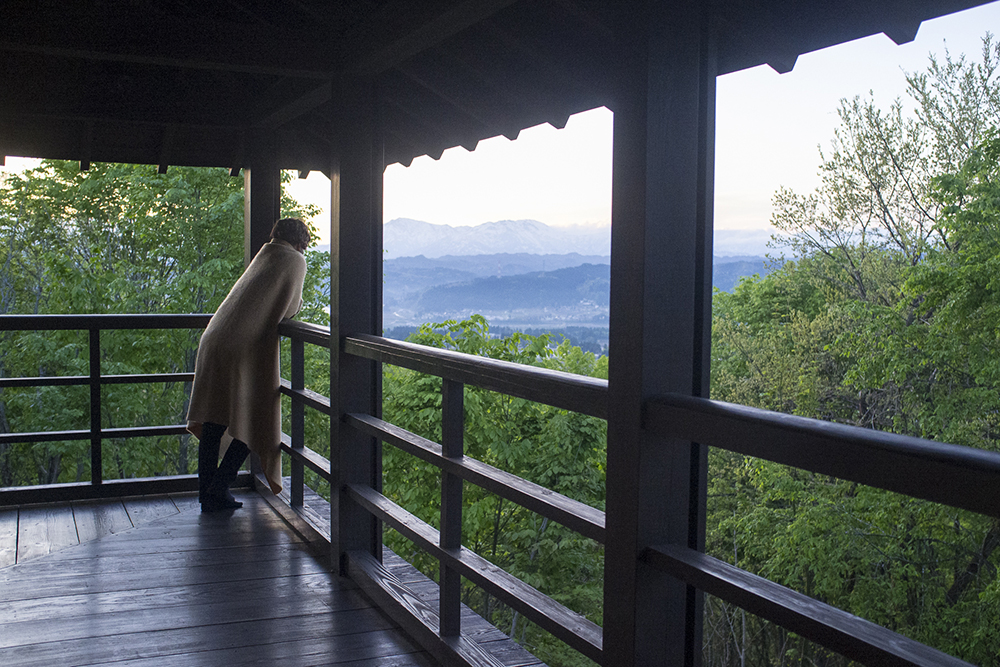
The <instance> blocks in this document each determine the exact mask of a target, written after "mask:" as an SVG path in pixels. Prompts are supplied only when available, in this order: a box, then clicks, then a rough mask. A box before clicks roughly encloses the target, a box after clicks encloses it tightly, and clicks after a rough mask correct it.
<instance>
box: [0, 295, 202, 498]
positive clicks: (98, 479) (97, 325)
mask: <svg viewBox="0 0 1000 667" xmlns="http://www.w3.org/2000/svg"><path fill="white" fill-rule="evenodd" d="M211 319H212V316H211V315H209V314H151V315H147V314H124V315H119V314H109V315H0V331H86V332H87V333H88V348H89V363H90V372H89V373H88V374H87V375H79V376H76V375H74V376H52V377H19V378H0V389H3V388H15V387H16V388H23V387H59V386H89V388H90V427H89V428H88V429H87V430H73V431H49V432H32V433H4V434H0V443H32V442H58V441H65V440H90V470H91V480H90V483H89V484H88V485H87V486H89V487H93V488H92V489H91V490H89V491H87V492H82V491H80V486H79V485H78V484H74V485H46V486H33V487H24V488H19V489H17V491H16V493H15V492H14V491H13V490H10V489H7V490H4V492H3V493H2V494H0V496H2V497H3V499H4V502H10V501H11V500H12V499H15V500H17V501H18V502H21V500H20V499H22V498H29V499H31V500H30V501H31V502H42V501H44V500H46V499H49V498H50V496H52V493H51V488H52V487H53V486H55V487H66V488H67V489H68V490H67V492H66V493H68V494H69V495H68V496H67V497H79V498H83V497H99V496H104V495H114V494H116V493H120V492H121V491H122V489H125V488H130V489H131V488H132V487H131V486H129V487H125V486H122V485H120V484H117V485H112V486H111V487H109V489H108V490H107V491H100V490H99V487H102V486H103V485H104V479H103V475H102V469H103V464H102V442H103V441H104V440H105V439H108V438H137V437H157V436H169V435H178V434H183V433H184V432H185V431H186V428H185V426H184V425H182V424H178V425H164V426H144V427H131V428H114V429H107V428H103V427H102V426H101V400H102V399H101V390H102V388H103V387H104V386H106V385H114V384H139V383H154V382H190V381H192V380H193V379H194V374H193V373H153V374H131V375H104V374H103V373H101V332H102V331H110V330H148V329H204V328H205V327H206V326H207V325H208V323H209V321H210V320H211ZM189 479H193V477H192V476H189V475H182V476H180V477H179V478H178V480H185V481H177V482H173V483H171V484H170V485H166V486H165V485H163V484H159V483H158V482H157V483H153V484H152V487H153V488H160V489H166V488H172V489H176V488H178V486H179V485H180V486H183V485H184V484H185V483H187V482H186V480H189Z"/></svg>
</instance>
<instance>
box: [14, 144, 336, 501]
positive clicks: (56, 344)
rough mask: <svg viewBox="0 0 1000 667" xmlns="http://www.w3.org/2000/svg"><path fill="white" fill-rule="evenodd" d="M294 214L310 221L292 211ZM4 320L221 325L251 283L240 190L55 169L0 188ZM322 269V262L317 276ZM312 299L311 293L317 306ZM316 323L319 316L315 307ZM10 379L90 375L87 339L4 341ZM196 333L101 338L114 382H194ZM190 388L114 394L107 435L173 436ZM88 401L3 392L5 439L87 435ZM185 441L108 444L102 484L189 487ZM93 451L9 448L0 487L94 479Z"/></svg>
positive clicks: (74, 446) (106, 408)
mask: <svg viewBox="0 0 1000 667" xmlns="http://www.w3.org/2000/svg"><path fill="white" fill-rule="evenodd" d="M283 210H284V211H285V212H286V214H299V215H304V216H306V217H308V216H309V215H310V214H311V213H313V211H310V210H303V209H302V207H300V206H298V205H297V204H296V203H295V202H294V201H292V200H291V199H289V198H287V197H285V198H284V199H283ZM0 234H2V237H3V238H4V243H3V246H2V247H0V267H3V273H2V274H0V308H2V309H3V310H2V312H3V313H28V314H39V313H183V312H213V311H214V310H215V308H216V307H217V306H218V304H219V303H220V302H221V300H222V299H223V298H224V297H225V295H226V294H227V293H228V291H229V289H230V287H231V286H232V284H233V283H234V282H235V280H236V279H237V278H238V277H239V275H240V273H241V271H242V261H243V182H242V179H239V178H232V177H230V176H229V174H228V171H227V170H225V169H196V168H184V167H173V168H171V169H170V170H169V171H168V173H166V174H158V173H157V170H156V168H155V167H153V166H145V165H123V164H102V163H98V164H94V165H92V166H91V168H90V169H89V170H88V171H80V170H79V168H78V165H77V164H76V163H71V162H59V161H46V162H43V163H42V164H41V166H40V167H38V168H36V169H31V170H28V171H26V172H24V173H22V174H8V175H5V177H4V179H3V181H2V183H0ZM313 263H314V264H315V261H314V262H313ZM315 292H316V290H315V289H313V293H315ZM310 308H311V311H313V314H315V313H314V311H315V310H316V307H315V305H311V306H310ZM3 336H4V340H3V343H4V346H3V350H4V352H3V354H2V355H0V374H4V375H9V376H35V375H85V374H87V372H88V368H87V366H88V358H89V357H88V353H87V340H86V336H85V334H84V335H80V334H77V333H75V332H52V333H49V332H46V333H35V332H24V333H15V332H4V334H3ZM198 337H199V332H197V331H181V330H178V331H160V332H155V331H140V332H132V331H116V332H105V333H104V334H102V340H101V344H102V355H103V358H102V370H103V372H104V373H108V374H131V373H155V372H185V371H188V372H189V371H191V370H193V367H194V354H195V350H196V347H197V341H198ZM188 392H189V388H188V387H186V386H185V385H183V384H178V383H173V384H164V385H112V386H109V387H106V388H105V389H104V395H103V399H102V410H103V414H102V421H103V425H104V426H105V427H108V428H113V427H120V426H136V425H153V424H176V423H181V422H182V421H183V417H184V415H185V414H186V411H187V399H188ZM88 400H89V399H88V394H87V392H86V390H85V388H79V389H78V388H71V389H66V388H36V389H30V390H13V389H7V390H5V391H4V393H3V395H2V396H0V427H2V428H3V429H4V431H15V432H26V431H43V430H62V429H83V428H87V420H88V419H89V408H88ZM188 445H189V438H188V436H180V437H175V438H158V439H148V440H146V439H142V440H135V439H130V440H127V441H125V440H122V441H117V440H114V439H109V440H106V441H105V443H104V457H103V458H104V466H105V469H104V471H103V474H104V476H105V477H106V478H115V477H133V476H150V475H159V474H186V473H188V472H190V469H191V461H192V460H193V456H192V454H191V453H190V452H189V448H188ZM88 447H89V445H88V444H87V443H84V442H68V443H40V444H35V445H13V446H10V447H7V448H6V449H4V450H3V451H0V464H2V465H0V478H2V482H3V484H4V485H17V484H31V483H39V484H49V483H55V482H61V481H81V480H86V479H89V477H90V470H89V465H90V457H89V455H88V454H87V450H88Z"/></svg>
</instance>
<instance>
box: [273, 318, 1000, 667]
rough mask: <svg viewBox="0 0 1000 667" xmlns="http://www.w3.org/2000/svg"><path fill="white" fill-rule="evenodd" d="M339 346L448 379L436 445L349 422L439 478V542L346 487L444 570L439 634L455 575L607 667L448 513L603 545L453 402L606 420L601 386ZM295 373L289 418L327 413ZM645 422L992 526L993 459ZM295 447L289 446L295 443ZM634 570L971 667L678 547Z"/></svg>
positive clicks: (428, 354) (593, 513)
mask: <svg viewBox="0 0 1000 667" xmlns="http://www.w3.org/2000/svg"><path fill="white" fill-rule="evenodd" d="M282 333H283V335H286V336H288V337H290V338H292V339H293V341H294V340H298V341H299V345H301V343H302V342H303V341H307V342H310V343H314V344H318V345H324V346H328V345H329V332H328V330H325V329H322V328H320V327H314V326H311V325H303V324H301V323H292V322H289V323H285V324H283V325H282ZM342 346H343V351H344V352H346V353H348V354H352V355H356V356H359V357H364V358H366V359H371V360H374V361H377V362H381V363H389V364H394V365H397V366H402V367H405V368H409V369H412V370H416V371H420V372H423V373H428V374H431V375H436V376H438V377H441V378H442V380H443V384H442V392H443V396H442V412H443V422H442V423H443V428H442V433H443V437H442V440H443V442H442V443H440V444H439V443H434V442H430V441H428V440H426V439H424V438H421V437H419V436H416V435H414V434H412V433H409V432H407V431H405V430H403V429H401V428H398V427H396V426H394V425H392V424H389V423H387V422H385V421H383V420H381V419H378V418H376V417H373V416H371V415H363V414H348V415H345V416H343V419H344V420H345V421H346V422H347V423H348V424H350V425H351V426H353V427H354V428H356V429H358V430H360V431H362V432H364V433H366V434H368V435H371V436H373V437H375V438H378V439H380V440H381V441H382V442H384V443H388V444H390V445H393V446H396V447H399V448H400V449H402V450H403V451H406V452H408V453H410V454H412V455H414V456H417V457H419V458H421V459H423V460H425V461H428V462H430V463H432V464H434V465H435V466H437V467H439V468H440V469H441V473H442V479H443V483H442V489H443V497H442V503H441V506H442V515H441V526H442V529H441V531H440V532H439V531H437V530H435V529H434V528H432V527H431V526H428V525H427V524H426V523H424V522H422V521H420V520H419V519H417V518H416V517H414V516H413V515H411V514H410V513H408V512H406V511H405V510H403V509H402V508H400V507H399V506H398V505H396V504H395V503H393V502H392V501H390V500H389V499H388V498H386V497H385V496H383V495H382V494H380V493H378V492H377V491H376V490H375V489H373V488H371V487H366V486H359V485H353V484H352V485H349V488H348V493H349V496H350V497H351V498H352V499H353V500H354V501H355V502H356V503H358V504H359V505H361V506H363V507H364V508H366V509H367V510H368V511H369V512H371V513H372V514H373V515H375V516H376V517H378V518H379V519H380V520H382V521H384V522H385V523H387V524H389V525H390V526H392V527H393V528H395V529H396V530H398V531H399V532H401V533H402V534H403V535H405V536H406V537H407V538H409V539H410V540H412V541H413V542H414V543H415V544H417V545H418V546H420V547H421V548H422V549H424V550H425V551H426V552H428V553H429V554H431V555H432V556H434V557H435V558H437V559H438V560H439V561H440V562H441V564H442V576H441V582H442V584H441V595H440V606H441V607H440V618H441V622H440V628H441V634H442V635H445V634H447V633H449V632H457V631H458V630H459V625H458V623H459V621H458V608H459V602H458V579H457V576H454V575H459V574H460V575H462V576H465V577H467V578H468V579H470V580H471V581H474V582H475V583H476V584H478V585H480V586H482V587H483V588H485V589H486V590H487V591H489V592H490V593H492V594H494V595H496V596H497V597H498V598H500V599H501V600H503V601H504V602H506V603H507V604H509V605H510V606H511V607H512V608H514V609H515V610H517V611H519V612H521V613H522V614H524V615H525V616H527V617H529V618H531V619H532V620H534V621H535V622H536V623H538V624H539V625H540V626H542V627H544V628H545V629H547V630H549V631H550V632H552V633H553V634H554V635H555V636H557V637H559V638H560V639H562V640H563V641H565V642H566V643H567V644H569V645H570V646H572V647H574V648H576V649H577V650H579V651H580V652H581V653H583V654H584V655H587V656H588V657H590V658H592V659H594V660H595V661H597V662H598V663H601V662H603V660H602V659H603V657H604V656H603V653H602V643H603V638H602V631H601V629H600V628H599V627H597V626H596V625H594V624H593V623H590V622H589V621H586V619H583V618H581V617H580V616H579V615H577V614H574V613H573V612H572V611H570V610H567V609H565V608H563V607H562V606H561V605H558V604H557V603H555V602H554V601H552V600H551V599H550V598H547V597H546V596H544V595H542V594H540V593H538V591H536V590H534V589H533V588H531V587H530V586H527V585H526V584H524V583H523V582H521V581H519V580H517V579H516V578H514V577H513V576H511V575H509V574H507V573H505V572H503V571H502V570H498V569H497V568H496V567H495V566H492V565H490V564H489V563H487V562H486V561H485V559H483V558H481V557H480V556H478V555H476V554H474V553H473V552H471V551H469V550H468V549H466V548H464V547H462V546H461V545H460V544H459V543H458V536H460V535H461V513H460V511H455V509H454V508H455V506H456V505H458V506H460V503H461V483H462V482H463V481H467V482H470V483H473V484H477V485H479V486H481V487H483V488H485V489H487V490H489V491H491V492H492V493H495V494H497V495H500V496H502V497H503V498H505V499H508V500H511V501H512V502H515V503H518V504H520V505H522V506H524V507H526V508H529V509H531V510H532V511H535V512H538V513H539V514H542V515H543V516H546V517H548V518H550V519H551V520H554V521H558V522H560V523H562V524H563V525H565V526H567V527H569V528H571V529H573V530H576V531H577V532H579V533H580V534H582V535H585V536H587V537H590V538H592V539H594V540H596V541H598V542H600V543H602V544H603V543H604V535H605V527H604V514H603V513H602V512H600V511H598V510H595V509H594V508H591V507H589V506H586V505H583V504H581V503H577V502H576V501H573V500H571V499H569V498H565V497H562V496H559V495H558V494H555V493H552V492H550V491H548V490H546V489H544V488H542V487H538V486H537V485H533V484H531V483H530V482H527V481H525V480H522V479H520V478H518V477H516V476H514V475H510V474H509V473H505V472H503V471H501V470H497V469H495V468H492V467H491V466H488V465H486V464H484V463H482V462H480V461H476V460H475V459H471V458H469V457H466V456H464V455H463V452H462V444H461V415H462V409H461V393H462V388H463V386H464V384H470V385H475V386H477V387H482V388H485V389H488V390H492V391H498V392H501V393H504V394H508V395H511V396H515V397H519V398H524V399H528V400H533V401H538V402H541V403H546V404H548V405H554V406H556V407H560V408H564V409H568V410H573V411H577V412H581V413H583V414H587V415H592V416H596V417H601V418H606V417H607V383H606V382H605V381H602V380H596V379H593V378H587V377H580V376H574V375H568V374H565V373H556V372H552V371H547V370H544V369H539V368H534V367H528V366H521V365H517V364H511V363H507V362H501V361H495V360H490V359H482V358H478V357H473V356H470V355H466V354H461V353H458V352H452V351H448V350H439V349H435V348H428V347H424V346H420V345H415V344H411V343H405V342H399V341H393V340H388V339H385V338H380V337H377V336H348V337H346V338H345V339H344V340H343V341H342ZM299 349H301V348H299ZM293 354H295V353H293ZM298 354H301V352H299V353H298ZM296 367H298V368H300V369H301V367H302V364H301V361H300V362H297V363H296V362H294V361H293V380H292V383H291V384H290V385H286V387H285V388H284V391H285V393H286V394H288V395H289V396H292V397H293V405H294V404H298V405H300V406H302V405H310V406H312V407H315V408H318V409H321V410H324V411H325V412H326V414H329V405H330V403H329V401H328V400H326V399H325V398H324V397H321V396H318V395H316V394H315V393H313V392H309V391H306V390H303V389H302V388H301V379H299V380H296V378H295V376H294V369H295V368H296ZM296 386H298V388H295V387H296ZM644 415H645V417H644V424H643V427H644V428H645V429H646V430H648V431H651V432H653V433H655V434H657V435H659V436H662V437H665V438H680V439H683V440H689V441H692V442H698V443H700V444H702V445H708V446H714V447H719V448H722V449H727V450H730V451H734V452H738V453H741V454H746V455H748V456H756V457H760V458H763V459H767V460H770V461H775V462H778V463H782V464H787V465H791V466H795V467H798V468H802V469H804V470H809V471H813V472H817V473H821V474H827V475H833V476H836V477H840V478H842V479H845V480H850V481H855V482H858V483H861V484H867V485H869V486H873V487H877V488H882V489H887V490H891V491H895V492H898V493H903V494H907V495H909V496H912V497H914V498H921V499H925V500H930V501H934V502H939V503H945V504H948V505H952V506H955V507H960V508H964V509H968V510H972V511H976V512H980V513H983V514H987V515H992V516H1000V455H998V454H996V453H992V452H985V451H981V450H975V449H971V448H968V447H960V446H956V445H949V444H943V443H937V442H932V441H928V440H921V439H918V438H910V437H904V436H898V435H894V434H888V433H882V432H878V431H872V430H869V429H863V428H857V427H851V426H845V425H840V424H832V423H829V422H823V421H820V420H815V419H806V418H802V417H794V416H789V415H784V414H780V413H774V412H768V411H765V410H758V409H754V408H747V407H744V406H739V405H733V404H728V403H721V402H718V401H710V400H707V399H699V398H692V397H688V396H673V395H671V396H663V397H660V398H657V399H654V400H651V401H649V402H648V403H647V404H646V406H645V409H644ZM292 440H293V442H294V441H295V436H294V435H293V438H292ZM287 449H288V451H289V452H290V453H292V455H293V457H294V458H296V459H298V460H299V461H300V464H301V465H308V466H310V467H311V468H313V469H314V470H317V471H319V470H320V469H321V468H322V467H324V466H326V465H328V464H327V463H326V462H325V460H323V461H322V462H318V460H317V456H316V455H315V454H314V453H308V450H304V451H303V449H302V448H301V447H298V448H296V447H294V446H289V447H288V448H287ZM296 449H298V451H295V450H296ZM326 478H327V479H330V476H329V475H327V476H326ZM449 496H450V497H449ZM640 558H641V559H642V560H643V561H644V562H645V563H646V564H647V565H649V566H650V567H654V568H657V569H660V570H662V571H664V572H667V573H668V574H670V575H672V576H673V577H676V578H678V579H680V580H681V581H683V582H685V583H686V584H688V585H690V586H693V587H695V588H697V589H698V590H700V591H703V592H707V593H709V594H711V595H714V596H716V597H718V598H720V599H722V600H724V601H726V602H729V603H731V604H734V605H736V606H738V607H741V608H743V609H746V610H747V611H750V612H751V613H754V614H756V615H758V616H759V617H761V618H764V619H766V620H769V621H772V622H774V623H776V624H778V625H780V626H782V627H784V628H786V629H788V630H790V631H792V632H795V633H798V634H799V635H801V636H803V637H805V638H807V639H809V640H811V641H815V642H817V643H818V644H821V645H823V646H825V647H827V648H829V649H831V650H833V651H837V652H839V653H841V654H842V655H844V656H846V657H848V658H851V659H853V660H857V661H859V662H862V663H866V664H870V665H967V664H968V663H965V662H963V661H961V660H959V659H957V658H954V657H952V656H949V655H947V654H944V653H942V652H941V651H938V650H936V649H934V648H931V647H928V646H926V645H923V644H921V643H919V642H916V641H914V640H911V639H908V638H906V637H903V636H902V635H899V634H897V633H895V632H892V631H890V630H887V629H885V628H883V627H881V626H878V625H876V624H874V623H870V622H868V621H866V620H864V619H861V618H858V617H857V616H853V615H851V614H849V613H847V612H844V611H842V610H840V609H837V608H835V607H831V606H829V605H826V604H824V603H821V602H819V601H817V600H814V599H812V598H809V597H807V596H805V595H802V594H800V593H797V592H795V591H793V590H791V589H788V588H786V587H784V586H781V585H779V584H776V583H774V582H771V581H769V580H767V579H763V578H761V577H758V576H756V575H753V574H751V573H749V572H746V571H744V570H741V569H739V568H736V567H733V566H731V565H729V564H727V563H725V562H723V561H720V560H718V559H715V558H713V557H711V556H708V555H706V554H704V553H701V552H698V551H694V550H691V549H688V548H686V547H683V546H678V545H655V546H651V547H649V548H647V549H646V550H645V552H644V553H643V554H641V555H640Z"/></svg>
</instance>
